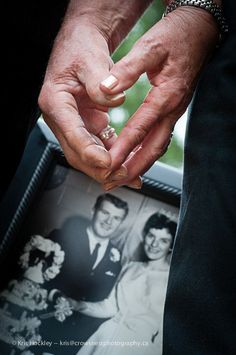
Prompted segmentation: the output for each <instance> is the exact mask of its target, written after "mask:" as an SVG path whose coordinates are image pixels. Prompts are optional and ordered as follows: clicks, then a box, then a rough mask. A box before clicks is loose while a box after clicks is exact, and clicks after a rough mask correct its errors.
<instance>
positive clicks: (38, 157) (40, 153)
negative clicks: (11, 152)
mask: <svg viewBox="0 0 236 355" xmlns="http://www.w3.org/2000/svg"><path fill="white" fill-rule="evenodd" d="M57 162H58V163H59V164H62V165H64V166H66V167H67V168H68V169H69V168H70V167H69V165H68V163H67V162H66V160H65V158H64V156H63V153H62V150H61V148H60V146H59V144H58V141H57V140H56V138H55V137H54V135H53V134H52V132H51V131H50V130H49V128H48V127H47V126H46V125H45V124H44V122H42V121H41V122H40V121H39V122H38V124H37V126H36V127H35V129H34V130H33V132H32V134H31V136H30V139H29V142H28V145H27V147H26V150H25V153H24V156H23V159H22V161H21V164H20V166H19V168H18V171H17V173H16V176H15V178H14V180H13V182H12V184H11V185H10V188H9V190H8V191H7V193H6V196H5V198H4V199H3V202H2V203H1V206H0V242H1V244H0V264H1V263H2V262H3V261H4V259H5V257H6V256H7V255H8V252H7V251H8V250H9V249H10V248H11V247H12V245H13V244H14V242H15V237H16V235H17V232H18V231H19V229H20V227H21V225H22V223H23V221H24V219H25V218H26V215H27V212H28V211H29V209H30V207H31V206H32V203H33V201H34V199H35V198H37V196H38V195H40V193H41V191H42V189H43V186H44V184H45V181H46V180H47V176H48V173H49V172H50V170H51V169H52V167H53V165H55V163H57ZM181 183H182V172H181V171H180V170H178V169H175V168H173V167H170V166H168V165H166V164H162V163H156V164H154V166H153V167H152V168H151V169H150V170H149V171H148V172H147V173H146V174H145V175H144V176H143V186H142V189H141V190H139V191H138V193H141V194H144V195H146V196H149V197H152V198H155V199H157V200H160V201H164V202H166V203H169V204H170V205H173V206H176V207H179V205H180V197H181ZM127 189H129V188H128V187H127Z"/></svg>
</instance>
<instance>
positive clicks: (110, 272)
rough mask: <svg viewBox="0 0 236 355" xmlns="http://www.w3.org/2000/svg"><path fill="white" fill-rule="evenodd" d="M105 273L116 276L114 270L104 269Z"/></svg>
mask: <svg viewBox="0 0 236 355" xmlns="http://www.w3.org/2000/svg"><path fill="white" fill-rule="evenodd" d="M105 275H108V276H114V277H115V276H116V274H115V273H114V272H112V271H110V270H108V271H106V272H105Z"/></svg>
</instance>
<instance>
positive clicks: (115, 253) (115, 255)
mask: <svg viewBox="0 0 236 355" xmlns="http://www.w3.org/2000/svg"><path fill="white" fill-rule="evenodd" d="M110 260H111V261H112V262H113V263H117V262H118V261H120V252H119V250H118V249H116V248H111V250H110Z"/></svg>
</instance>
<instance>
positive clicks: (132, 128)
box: [110, 87, 166, 170]
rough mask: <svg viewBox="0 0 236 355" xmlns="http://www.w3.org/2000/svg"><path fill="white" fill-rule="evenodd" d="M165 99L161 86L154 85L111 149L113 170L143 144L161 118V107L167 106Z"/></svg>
mask: <svg viewBox="0 0 236 355" xmlns="http://www.w3.org/2000/svg"><path fill="white" fill-rule="evenodd" d="M157 98H158V99H157ZM165 101H166V100H165V98H164V99H163V98H162V97H161V94H160V89H159V88H156V87H153V88H152V89H151V90H150V92H149V93H148V95H147V97H146V98H145V100H144V102H143V103H142V104H141V106H140V107H139V108H138V110H137V111H136V112H135V114H134V115H133V116H132V117H131V118H130V119H129V121H128V122H127V124H126V126H125V127H124V128H123V129H122V131H121V133H120V134H119V136H118V138H117V140H116V142H115V144H114V145H113V146H112V147H111V149H110V154H111V158H112V169H113V170H116V169H117V168H118V167H119V166H120V165H121V164H123V163H124V162H125V160H126V159H127V157H128V155H129V154H130V153H131V152H132V151H133V150H134V149H136V148H137V146H138V145H139V144H142V142H143V140H144V139H145V137H146V135H147V134H148V133H149V131H150V130H151V129H152V127H153V125H154V124H155V123H156V121H158V120H159V119H160V117H161V109H162V107H164V106H165V103H166V102H165ZM165 111H166V109H163V112H162V114H165Z"/></svg>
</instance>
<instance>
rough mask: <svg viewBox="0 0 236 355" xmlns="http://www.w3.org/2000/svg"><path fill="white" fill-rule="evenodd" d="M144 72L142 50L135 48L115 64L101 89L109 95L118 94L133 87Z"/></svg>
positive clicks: (102, 83)
mask: <svg viewBox="0 0 236 355" xmlns="http://www.w3.org/2000/svg"><path fill="white" fill-rule="evenodd" d="M144 72H146V65H145V58H144V56H143V53H142V52H141V51H140V49H139V48H138V47H136V46H134V47H133V48H132V49H131V51H130V52H129V53H128V54H127V55H126V56H125V57H123V58H122V59H121V60H120V61H118V62H117V63H116V64H114V66H113V67H112V69H111V70H110V73H109V76H108V77H107V78H106V79H105V80H103V81H102V82H101V84H100V88H101V90H102V91H103V92H104V93H107V94H109V95H112V94H113V95H114V94H118V93H120V92H123V91H124V90H127V89H129V88H130V87H131V86H133V84H134V83H135V82H136V81H137V80H138V78H139V77H140V75H141V74H143V73H144Z"/></svg>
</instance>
